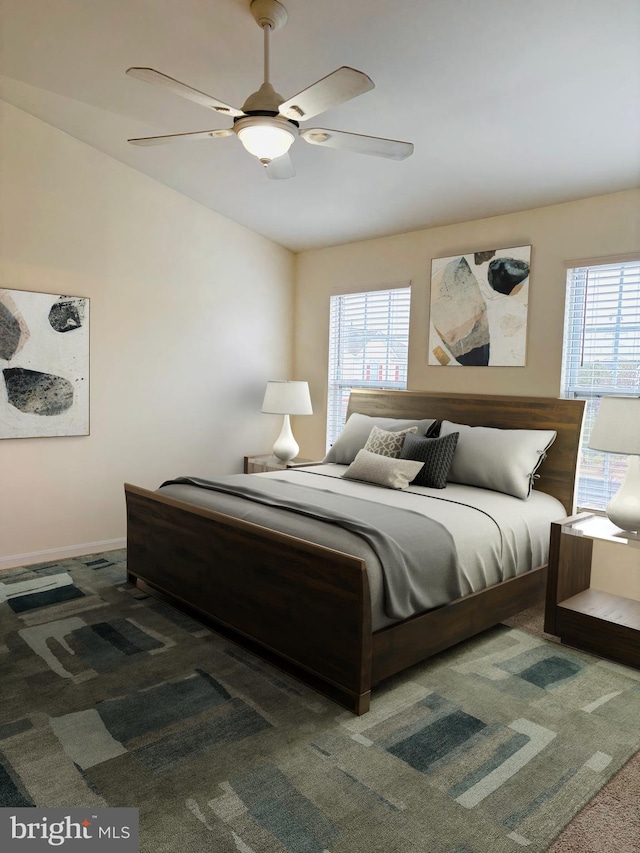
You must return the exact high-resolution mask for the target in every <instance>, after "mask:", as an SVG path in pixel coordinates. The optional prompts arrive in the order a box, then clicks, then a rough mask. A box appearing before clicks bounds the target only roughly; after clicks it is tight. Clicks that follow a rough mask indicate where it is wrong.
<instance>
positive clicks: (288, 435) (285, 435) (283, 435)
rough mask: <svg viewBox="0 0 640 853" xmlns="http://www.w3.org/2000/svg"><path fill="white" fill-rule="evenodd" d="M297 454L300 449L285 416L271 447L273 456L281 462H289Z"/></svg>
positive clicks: (287, 416)
mask: <svg viewBox="0 0 640 853" xmlns="http://www.w3.org/2000/svg"><path fill="white" fill-rule="evenodd" d="M299 452H300V447H299V446H298V442H297V441H296V440H295V438H294V437H293V433H292V432H291V423H290V422H289V415H285V416H284V420H283V422H282V430H281V431H280V435H279V436H278V438H277V441H276V443H275V444H274V445H273V455H274V456H277V457H278V459H280V460H281V461H282V462H290V461H291V460H292V459H295V458H296V456H297V455H298V453H299Z"/></svg>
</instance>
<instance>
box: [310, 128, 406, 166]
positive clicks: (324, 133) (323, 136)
mask: <svg viewBox="0 0 640 853" xmlns="http://www.w3.org/2000/svg"><path fill="white" fill-rule="evenodd" d="M300 136H301V137H302V138H303V139H304V141H305V142H310V143H311V144H312V145H322V146H324V147H325V148H338V149H340V150H342V151H354V152H355V153H356V154H372V155H373V156H374V157H387V158H388V159H390V160H404V159H405V157H409V156H410V155H411V154H413V143H412V142H398V141H397V140H396V139H382V138H381V137H379V136H363V135H362V134H360V133H346V132H345V131H344V130H328V129H327V128H324V127H310V128H308V129H307V130H303V131H301V132H300Z"/></svg>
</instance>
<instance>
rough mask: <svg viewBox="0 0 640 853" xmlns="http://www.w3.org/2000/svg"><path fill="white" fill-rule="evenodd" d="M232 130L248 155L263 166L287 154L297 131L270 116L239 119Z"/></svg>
mask: <svg viewBox="0 0 640 853" xmlns="http://www.w3.org/2000/svg"><path fill="white" fill-rule="evenodd" d="M233 129H234V130H235V132H236V133H237V135H238V139H239V140H240V142H242V144H243V145H244V147H245V148H246V149H247V151H248V152H249V154H253V156H254V157H257V158H258V160H260V162H261V163H263V164H264V165H265V166H266V165H267V164H268V163H270V162H271V161H272V160H275V159H276V158H277V157H282V155H283V154H286V153H287V151H288V150H289V148H291V145H292V144H293V142H294V140H295V138H296V131H297V128H296V127H295V126H294V125H292V124H290V123H289V122H288V121H286V120H283V119H279V118H276V117H272V116H248V117H247V118H241V119H239V120H237V121H236V123H235V125H234V128H233Z"/></svg>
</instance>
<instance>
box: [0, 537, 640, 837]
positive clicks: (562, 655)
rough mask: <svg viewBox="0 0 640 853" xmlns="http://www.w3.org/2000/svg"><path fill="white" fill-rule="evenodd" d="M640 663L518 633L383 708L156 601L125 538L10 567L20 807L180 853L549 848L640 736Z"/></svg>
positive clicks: (407, 687) (5, 787)
mask: <svg viewBox="0 0 640 853" xmlns="http://www.w3.org/2000/svg"><path fill="white" fill-rule="evenodd" d="M639 720H640V672H636V671H634V670H630V669H625V668H624V667H621V666H617V665H614V664H610V663H606V662H604V661H601V660H599V659H596V658H593V657H590V656H588V655H582V654H580V653H578V652H574V651H572V650H570V649H566V648H564V647H559V646H558V645H556V644H553V643H549V642H547V641H545V640H544V639H541V638H539V637H535V636H532V635H531V634H528V633H524V632H522V631H519V630H516V629H511V628H507V627H506V626H499V627H498V628H496V629H494V630H492V631H489V632H486V633H485V634H483V635H482V636H480V637H478V638H475V639H474V640H471V641H469V642H467V643H465V644H462V645H460V646H458V647H456V648H455V649H453V650H451V651H449V652H446V653H443V654H441V655H439V656H438V657H436V658H433V659H431V660H430V661H427V662H426V663H424V664H420V665H419V666H416V667H413V668H412V669H411V670H409V671H407V672H406V673H403V674H402V675H400V676H398V677H396V678H395V679H393V680H392V681H390V682H389V683H387V684H385V685H384V686H382V687H381V688H379V689H378V690H377V691H376V692H375V694H374V698H373V703H372V710H371V711H370V712H369V713H368V714H366V715H364V716H363V717H355V716H353V715H351V714H349V713H347V712H345V711H341V710H340V709H339V708H338V707H337V706H336V705H334V704H333V703H331V702H329V701H328V700H325V699H323V698H322V697H320V696H318V695H317V694H316V693H314V692H313V691H311V690H309V689H307V688H305V687H304V686H302V685H300V684H298V683H297V682H295V681H293V680H290V679H289V678H287V677H286V676H284V675H282V674H280V673H279V672H278V671H276V670H274V669H272V668H271V667H269V666H268V665H266V664H263V663H262V662H260V661H259V660H257V659H256V658H254V657H253V656H251V655H250V654H249V653H247V652H244V651H242V650H240V649H239V648H237V647H236V646H234V645H233V644H231V643H229V642H228V641H226V640H224V639H222V638H220V637H218V636H217V635H216V634H214V633H212V632H210V631H208V630H206V629H204V628H202V626H200V625H199V624H197V623H196V622H194V621H192V620H190V619H188V618H186V617H184V616H182V615H181V614H179V613H178V612H177V611H175V610H173V609H172V608H170V607H168V606H167V605H165V604H162V603H160V602H158V601H156V600H154V599H153V598H149V597H147V596H146V595H144V594H143V593H141V592H139V591H138V590H136V589H134V588H133V587H131V586H129V585H128V584H127V583H126V581H125V553H124V552H123V551H119V552H110V553H106V554H98V555H94V556H92V557H83V558H78V559H72V560H64V561H61V562H59V563H55V564H51V565H39V566H34V567H29V568H19V569H12V570H9V571H6V572H2V573H0V805H1V806H49V807H53V806H63V807H74V806H75V807H77V806H83V807H94V806H95V807H104V806H133V807H137V808H139V809H140V830H141V839H142V848H141V849H142V850H143V851H145V853H146V851H148V853H151V851H154V853H161V851H168V852H169V851H170V853H199V851H208V853H236V851H240V853H285V851H290V853H327V851H328V853H377V851H379V853H502V851H510V853H511V852H512V851H520V850H528V851H544V850H546V849H547V847H548V845H549V843H550V842H551V841H552V840H553V839H554V838H555V837H556V836H557V834H558V833H559V832H560V830H561V829H562V828H563V827H564V825H565V824H566V823H567V822H568V821H569V820H570V819H571V818H572V817H573V815H574V814H575V813H576V812H577V811H578V810H579V809H580V808H581V807H582V806H583V805H584V804H585V803H586V802H587V801H588V800H589V799H590V798H591V797H592V796H593V795H594V794H595V793H596V792H597V791H598V790H599V789H600V788H601V787H602V786H603V784H604V783H605V782H606V781H607V780H608V779H609V778H610V777H611V776H612V775H613V773H614V772H615V771H617V770H618V769H619V768H620V767H621V766H622V765H623V764H624V763H625V762H626V760H627V759H628V758H629V757H630V756H631V755H632V754H634V753H635V752H636V751H637V750H638V749H639V748H640V725H639V723H638V721H639Z"/></svg>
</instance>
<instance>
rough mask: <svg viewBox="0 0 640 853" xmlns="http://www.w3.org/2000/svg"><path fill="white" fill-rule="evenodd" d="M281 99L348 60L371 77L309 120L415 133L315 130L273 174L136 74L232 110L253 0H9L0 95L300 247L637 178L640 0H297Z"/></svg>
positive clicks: (245, 73)
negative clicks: (176, 138)
mask: <svg viewBox="0 0 640 853" xmlns="http://www.w3.org/2000/svg"><path fill="white" fill-rule="evenodd" d="M284 3H285V6H286V8H287V10H288V13H289V21H288V23H287V25H286V26H285V27H284V28H283V29H281V30H279V31H277V32H276V33H274V34H273V36H272V39H271V70H272V75H271V76H272V82H273V83H274V85H275V88H276V89H277V91H279V92H280V93H281V94H282V95H283V96H284V97H285V98H288V97H290V96H291V95H293V94H295V93H297V92H299V91H300V90H301V89H303V88H306V87H307V86H308V85H310V84H311V83H313V82H314V81H316V80H318V79H319V78H321V77H324V76H325V75H326V74H328V73H329V72H331V71H333V70H334V69H335V68H338V67H339V66H341V65H350V66H352V67H355V68H358V69H360V70H362V71H364V72H366V73H367V74H368V75H369V76H370V77H371V78H372V79H373V81H374V83H375V84H376V88H375V89H374V90H373V91H371V92H368V93H367V94H365V95H362V96H360V97H358V98H356V99H354V100H352V101H349V102H347V103H345V104H342V105H341V106H339V107H336V108H334V109H332V110H329V111H328V112H326V113H324V114H323V115H322V116H319V117H317V118H315V119H313V120H312V123H313V124H314V125H322V126H324V127H328V128H335V129H339V130H348V131H351V132H355V133H364V134H371V135H374V136H386V137H390V138H392V139H402V140H407V141H409V142H413V143H414V144H415V152H414V154H413V156H412V157H410V158H409V159H407V160H404V161H402V162H395V161H388V160H383V159H380V158H377V157H368V156H363V155H358V154H353V153H351V152H342V151H335V150H328V149H323V148H319V147H317V146H313V145H307V144H306V143H305V142H303V141H302V140H297V141H296V142H295V143H294V146H293V148H292V149H291V152H290V153H291V158H292V160H293V161H294V164H295V168H296V171H297V176H296V177H295V178H292V179H290V180H285V181H270V180H268V179H267V177H266V175H264V174H263V173H262V167H261V166H260V164H259V163H258V161H257V160H255V158H252V157H251V156H250V155H249V154H248V153H247V152H246V151H244V149H243V148H242V146H241V145H240V143H239V141H238V140H237V139H236V138H235V137H233V136H232V137H229V138H225V139H217V140H214V139H212V140H198V141H191V142H183V143H181V144H175V145H165V146H157V147H153V148H138V147H134V146H132V145H129V144H128V143H127V142H126V140H127V138H128V137H134V136H151V135H159V134H165V133H179V132H183V131H195V130H208V129H213V128H219V127H225V126H227V125H228V124H229V120H228V119H225V118H224V117H223V116H221V115H219V114H217V113H215V112H213V111H211V110H208V109H206V108H204V107H201V106H198V105H196V104H193V103H190V102H188V101H185V100H183V99H181V98H178V97H176V96H174V95H172V94H171V93H170V92H165V91H163V90H161V89H159V88H156V87H153V86H149V85H148V84H146V83H143V82H141V81H139V80H135V79H132V78H130V77H127V76H126V75H125V70H126V69H127V68H128V67H130V66H132V65H136V66H149V67H152V68H156V69H157V70H159V71H162V72H163V73H165V74H168V75H170V76H172V77H175V78H177V79H178V80H181V81H182V82H184V83H187V84H189V85H190V86H193V87H195V88H198V89H201V90H203V91H205V92H208V93H209V94H211V95H213V96H214V97H216V98H219V99H220V100H222V101H224V102H226V103H229V104H232V105H234V106H242V104H243V102H244V100H245V98H246V97H247V95H248V94H250V93H251V92H253V91H255V90H256V89H257V88H258V86H259V85H260V83H261V82H262V61H263V60H262V33H261V31H260V29H259V28H258V26H257V25H256V23H255V22H254V20H253V17H252V16H251V14H250V12H249V0H0V74H1V75H2V77H1V78H0V97H2V98H4V99H5V100H7V101H9V102H10V103H12V104H14V105H15V106H17V107H20V108H21V109H23V110H26V111H27V112H30V113H32V114H33V115H35V116H38V117H39V118H41V119H43V120H44V121H46V122H49V123H50V124H52V125H54V126H55V127H58V128H60V129H61V130H64V131H66V132H67V133H69V134H71V135H72V136H75V137H77V138H78V139H81V140H83V141H85V142H87V143H89V144H90V145H93V146H94V147H96V148H98V149H100V150H102V151H104V152H106V153H107V154H109V155H111V156H112V157H115V158H116V159H118V160H121V161H122V162H123V163H127V164H128V165H130V166H132V167H133V168H135V169H138V170H139V171H141V172H144V173H146V174H147V175H150V176H152V177H153V178H155V179H157V180H158V181H161V182H162V183H164V184H166V185H168V186H170V187H173V188H174V189H176V190H178V191H180V192H182V193H184V194H185V195H187V196H190V197H191V198H193V199H196V200H197V201H199V202H201V203H202V204H204V205H206V206H208V207H210V208H212V209H213V210H216V211H218V212H220V213H222V214H224V215H225V216H227V217H229V218H230V219H233V220H235V221H236V222H240V223H242V224H243V225H246V226H247V227H248V228H251V229H253V230H254V231H257V232H258V233H260V234H263V235H265V236H266V237H269V238H270V239H272V240H274V241H276V242H278V243H280V244H282V245H283V246H287V247H289V248H290V249H292V250H294V251H300V250H304V249H309V248H314V247H322V246H328V245H333V244H337V243H345V242H348V241H352V240H359V239H364V238H369V237H376V236H379V235H383V234H392V233H400V232H404V231H410V230H415V229H418V228H423V227H431V226H435V225H442V224H447V223H451V222H459V221H463V220H467V219H475V218H477V217H480V216H489V215H494V214H500V213H507V212H510V211H515V210H523V209H527V208H531V207H537V206H540V205H546V204H553V203H556V202H562V201H568V200H571V199H576V198H584V197H587V196H592V195H599V194H602V193H608V192H614V191H617V190H622V189H627V188H630V187H634V186H639V185H640V2H638V0H284Z"/></svg>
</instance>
